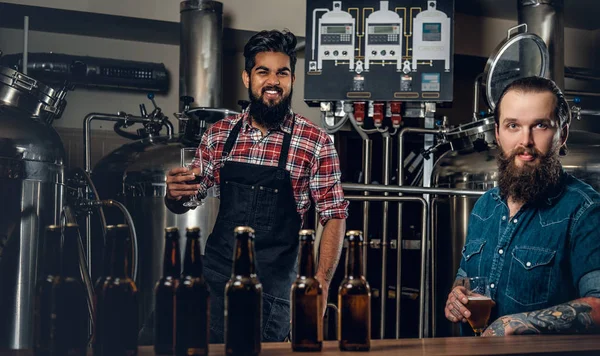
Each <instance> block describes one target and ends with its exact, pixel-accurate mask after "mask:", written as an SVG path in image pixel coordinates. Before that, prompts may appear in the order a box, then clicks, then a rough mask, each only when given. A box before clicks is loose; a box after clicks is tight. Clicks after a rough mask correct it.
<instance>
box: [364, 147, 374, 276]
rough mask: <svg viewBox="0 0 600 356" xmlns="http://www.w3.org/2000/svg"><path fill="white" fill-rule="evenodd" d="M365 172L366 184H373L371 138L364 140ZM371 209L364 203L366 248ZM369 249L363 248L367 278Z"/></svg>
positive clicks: (366, 202) (367, 203)
mask: <svg viewBox="0 0 600 356" xmlns="http://www.w3.org/2000/svg"><path fill="white" fill-rule="evenodd" d="M362 142H363V171H364V178H365V180H364V182H365V184H370V183H371V169H372V167H371V164H372V163H373V141H372V140H371V139H369V138H367V139H366V140H363V141H362ZM363 194H364V195H365V196H366V195H369V192H364V193H363ZM369 209H370V203H369V202H368V201H364V202H363V236H364V239H365V241H364V242H365V246H369ZM368 252H369V249H368V248H363V261H364V263H363V275H364V276H365V278H366V277H368V276H367V258H368Z"/></svg>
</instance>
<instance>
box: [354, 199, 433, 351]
mask: <svg viewBox="0 0 600 356" xmlns="http://www.w3.org/2000/svg"><path fill="white" fill-rule="evenodd" d="M345 198H346V199H347V200H349V201H380V202H385V201H394V202H418V203H421V205H422V206H423V210H422V212H421V279H420V288H419V310H420V312H419V338H421V339H422V338H423V325H424V321H425V318H424V313H423V311H424V309H425V293H424V291H425V277H426V275H425V272H426V266H425V263H426V261H427V259H426V256H425V255H426V251H427V249H426V248H424V247H423V246H426V244H427V221H428V214H427V211H428V206H427V201H426V200H425V199H423V198H421V197H405V196H402V197H395V196H373V195H370V196H362V195H348V196H346V197H345ZM398 248H401V246H398ZM398 293H400V294H401V293H402V290H400V291H398V290H396V294H398ZM382 296H383V297H386V295H382ZM399 317H400V316H399V315H396V318H399Z"/></svg>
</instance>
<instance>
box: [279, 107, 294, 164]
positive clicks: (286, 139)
mask: <svg viewBox="0 0 600 356" xmlns="http://www.w3.org/2000/svg"><path fill="white" fill-rule="evenodd" d="M294 119H295V115H294V114H292V126H291V129H290V133H284V135H283V143H282V145H281V152H280V153H279V165H278V168H279V169H283V170H285V165H286V163H287V156H288V152H289V151H290V142H291V141H292V134H293V133H294V121H295V120H294Z"/></svg>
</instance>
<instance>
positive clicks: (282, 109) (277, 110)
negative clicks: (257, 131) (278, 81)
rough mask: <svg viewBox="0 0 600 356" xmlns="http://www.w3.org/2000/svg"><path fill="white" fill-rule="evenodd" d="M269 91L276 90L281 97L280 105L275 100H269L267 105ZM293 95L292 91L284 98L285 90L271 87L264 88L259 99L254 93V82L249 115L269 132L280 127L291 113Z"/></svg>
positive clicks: (250, 88)
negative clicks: (266, 98) (266, 99)
mask: <svg viewBox="0 0 600 356" xmlns="http://www.w3.org/2000/svg"><path fill="white" fill-rule="evenodd" d="M267 90H276V91H277V92H278V93H279V95H281V100H280V101H279V103H275V101H274V100H269V101H268V103H265V100H264V95H265V91H267ZM292 93H293V89H290V94H289V95H288V96H286V97H284V96H283V89H281V88H280V87H278V86H269V87H264V88H262V89H261V95H260V96H259V97H257V96H255V95H254V93H253V92H252V82H250V87H249V88H248V96H249V97H250V109H249V110H250V111H249V113H250V115H251V116H252V119H253V120H255V121H256V123H257V124H259V125H260V126H262V127H264V128H266V129H267V130H271V129H274V128H276V127H278V126H279V125H281V123H283V120H285V117H286V116H287V114H288V113H289V112H290V109H291V107H292Z"/></svg>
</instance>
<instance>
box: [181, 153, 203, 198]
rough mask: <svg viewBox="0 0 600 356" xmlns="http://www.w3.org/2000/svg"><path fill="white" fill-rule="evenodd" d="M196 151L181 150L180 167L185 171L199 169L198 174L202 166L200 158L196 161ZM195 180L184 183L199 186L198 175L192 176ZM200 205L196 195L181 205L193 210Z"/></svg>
mask: <svg viewBox="0 0 600 356" xmlns="http://www.w3.org/2000/svg"><path fill="white" fill-rule="evenodd" d="M196 150H197V148H195V147H184V148H182V149H181V166H182V167H185V168H187V169H189V170H190V172H191V170H192V168H199V169H200V173H202V171H203V166H202V157H200V158H199V159H196ZM194 176H195V178H194V179H192V180H189V181H187V182H185V183H186V184H200V175H196V174H194ZM200 205H202V202H201V201H200V200H198V196H197V194H195V195H192V196H191V198H190V200H188V201H186V202H185V203H183V206H185V207H186V208H194V207H197V206H200Z"/></svg>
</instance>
